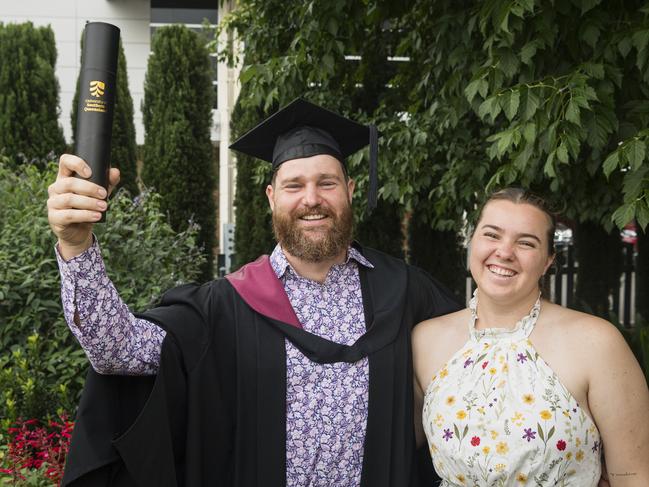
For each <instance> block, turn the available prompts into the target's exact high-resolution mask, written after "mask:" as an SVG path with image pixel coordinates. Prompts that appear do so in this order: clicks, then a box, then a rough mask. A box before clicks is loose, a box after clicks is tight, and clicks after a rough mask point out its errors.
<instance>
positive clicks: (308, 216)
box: [302, 215, 325, 220]
mask: <svg viewBox="0 0 649 487" xmlns="http://www.w3.org/2000/svg"><path fill="white" fill-rule="evenodd" d="M323 218H325V216H324V215H304V216H303V217H302V220H322V219H323Z"/></svg>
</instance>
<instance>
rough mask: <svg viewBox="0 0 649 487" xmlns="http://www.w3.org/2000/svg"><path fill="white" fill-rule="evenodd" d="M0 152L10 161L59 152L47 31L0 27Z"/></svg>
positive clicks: (29, 25) (55, 88)
mask: <svg viewBox="0 0 649 487" xmlns="http://www.w3.org/2000/svg"><path fill="white" fill-rule="evenodd" d="M0 59H2V62H0V150H3V151H4V153H5V154H6V155H8V156H9V157H10V158H11V161H12V162H13V163H20V162H25V161H26V160H27V161H29V160H32V159H34V158H36V159H40V158H44V157H46V156H47V155H48V154H49V153H50V152H52V151H53V152H54V153H55V154H60V153H61V152H62V151H63V149H64V148H65V139H64V138H63V130H62V129H61V126H60V125H59V122H58V119H59V84H58V81H57V79H56V76H55V74H54V66H55V64H56V45H55V43H54V32H53V31H52V29H51V28H50V27H49V26H48V27H34V25H33V24H32V23H31V22H26V23H24V24H7V25H3V24H1V23H0Z"/></svg>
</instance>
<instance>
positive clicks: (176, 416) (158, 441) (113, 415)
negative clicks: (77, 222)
mask: <svg viewBox="0 0 649 487" xmlns="http://www.w3.org/2000/svg"><path fill="white" fill-rule="evenodd" d="M359 250H361V252H362V253H363V255H365V257H367V259H368V260H369V261H370V262H372V264H373V265H374V268H373V269H370V268H365V267H363V266H360V267H359V272H360V281H361V290H362V295H363V306H364V311H365V320H366V327H367V331H366V333H365V334H364V335H363V336H362V337H360V338H359V339H358V340H357V341H356V342H355V343H354V344H353V345H341V344H337V343H334V342H331V341H329V340H326V339H323V338H320V337H318V336H316V335H313V334H311V333H308V332H306V331H305V330H303V329H302V327H301V325H300V324H299V322H298V320H297V317H296V316H295V313H294V311H293V309H292V307H291V305H290V302H289V300H288V296H287V295H286V293H285V291H284V288H283V286H282V284H281V282H280V281H279V279H277V277H276V275H275V274H274V272H273V270H272V268H271V266H270V261H269V259H268V257H267V256H263V257H261V258H260V259H258V260H257V261H255V262H254V263H251V264H248V265H246V266H244V267H243V268H242V269H241V270H239V271H237V272H236V273H234V274H232V275H230V276H227V277H226V278H225V279H219V280H215V281H212V282H209V283H207V284H204V285H202V286H195V285H187V286H181V287H179V288H175V289H173V290H171V291H169V292H167V293H166V294H165V295H164V296H163V298H162V301H161V303H160V305H159V306H157V307H156V308H154V309H152V310H150V311H148V312H145V313H143V314H141V315H138V317H141V318H145V319H147V320H149V321H152V322H155V323H157V324H158V325H159V326H161V327H162V328H164V329H165V330H166V332H167V335H166V337H165V339H164V341H163V344H162V352H161V359H160V368H159V371H158V373H157V375H156V376H152V377H126V376H102V375H99V374H97V373H95V372H93V371H91V372H90V373H89V376H88V379H87V381H86V385H85V388H84V393H83V396H82V399H81V402H80V405H79V410H78V414H77V422H76V426H75V429H74V434H73V437H72V443H71V449H70V452H69V455H68V461H67V464H66V469H65V476H64V480H63V484H62V485H64V486H73V487H80V486H83V487H88V486H93V487H94V486H109V485H110V486H136V485H137V486H170V487H171V486H208V485H209V486H236V487H253V486H254V487H261V486H264V487H284V486H285V483H286V470H285V468H286V448H285V444H286V352H285V339H289V340H291V342H292V343H293V344H295V346H296V347H297V348H299V350H300V351H301V352H302V353H304V354H305V355H306V356H307V357H308V358H309V359H311V360H313V361H316V362H318V363H332V362H337V361H345V362H355V361H357V360H360V359H361V358H363V357H365V356H367V357H368V361H369V407H368V418H367V429H366V436H365V447H364V456H363V467H362V475H361V486H362V487H388V486H391V487H406V486H415V485H419V480H418V474H417V468H416V466H415V452H414V445H415V441H414V426H413V424H414V423H413V421H414V420H413V386H412V357H411V347H410V331H411V328H412V327H413V326H414V325H415V324H417V323H418V322H420V321H422V320H424V319H427V318H430V317H433V316H436V315H440V314H445V313H449V312H452V311H455V310H457V309H458V308H459V307H458V305H457V303H456V301H455V300H454V298H453V296H452V295H451V294H450V293H449V292H448V291H446V290H445V289H444V288H443V286H441V285H440V284H439V283H438V282H436V281H435V280H434V279H433V278H431V277H430V276H429V275H427V274H426V273H425V272H423V271H422V270H420V269H417V268H415V267H412V266H408V265H406V264H405V263H404V262H403V261H401V260H398V259H395V258H392V257H390V256H388V255H386V254H383V253H381V252H378V251H375V250H371V249H367V248H366V249H361V248H360V247H359ZM424 470H425V471H429V472H432V471H433V468H432V463H429V464H428V468H427V469H424ZM427 485H430V484H427Z"/></svg>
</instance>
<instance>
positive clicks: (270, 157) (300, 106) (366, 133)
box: [230, 98, 378, 211]
mask: <svg viewBox="0 0 649 487" xmlns="http://www.w3.org/2000/svg"><path fill="white" fill-rule="evenodd" d="M368 144H369V145H370V171H369V172H370V188H369V194H368V209H369V210H370V211H371V210H372V209H374V208H375V207H376V198H377V190H378V174H377V156H378V131H377V130H376V127H375V126H374V125H363V124H360V123H358V122H354V121H353V120H350V119H348V118H345V117H343V116H340V115H338V114H337V113H334V112H332V111H329V110H327V109H325V108H322V107H320V106H318V105H314V104H313V103H310V102H308V101H306V100H304V99H303V98H297V99H295V100H293V101H292V102H291V103H289V104H288V105H286V106H285V107H284V108H282V109H281V110H279V111H278V112H276V113H274V114H273V115H271V116H270V117H268V118H267V119H266V120H264V121H263V122H261V123H260V124H259V125H257V126H256V127H255V128H253V129H252V130H249V131H248V132H246V133H245V134H244V135H242V136H241V137H239V139H238V140H236V141H235V142H234V143H233V144H232V145H230V149H233V150H236V151H239V152H242V153H244V154H247V155H249V156H252V157H256V158H258V159H262V160H264V161H266V162H270V163H271V164H272V165H273V169H276V168H277V167H279V165H280V164H282V163H283V162H286V161H290V160H292V159H301V158H304V157H311V156H316V155H320V154H328V155H331V156H333V157H335V158H336V159H338V160H339V161H340V162H341V164H343V166H344V164H345V158H346V157H348V156H350V155H352V154H353V153H355V152H357V151H359V150H360V149H362V148H363V147H365V146H366V145H368Z"/></svg>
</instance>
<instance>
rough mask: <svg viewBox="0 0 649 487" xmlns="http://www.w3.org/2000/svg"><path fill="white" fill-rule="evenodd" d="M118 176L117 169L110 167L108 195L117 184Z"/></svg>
mask: <svg viewBox="0 0 649 487" xmlns="http://www.w3.org/2000/svg"><path fill="white" fill-rule="evenodd" d="M119 180H120V174H119V169H117V168H116V167H111V168H110V171H109V173H108V194H111V193H112V192H113V190H114V189H115V187H116V186H117V185H118V184H119Z"/></svg>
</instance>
